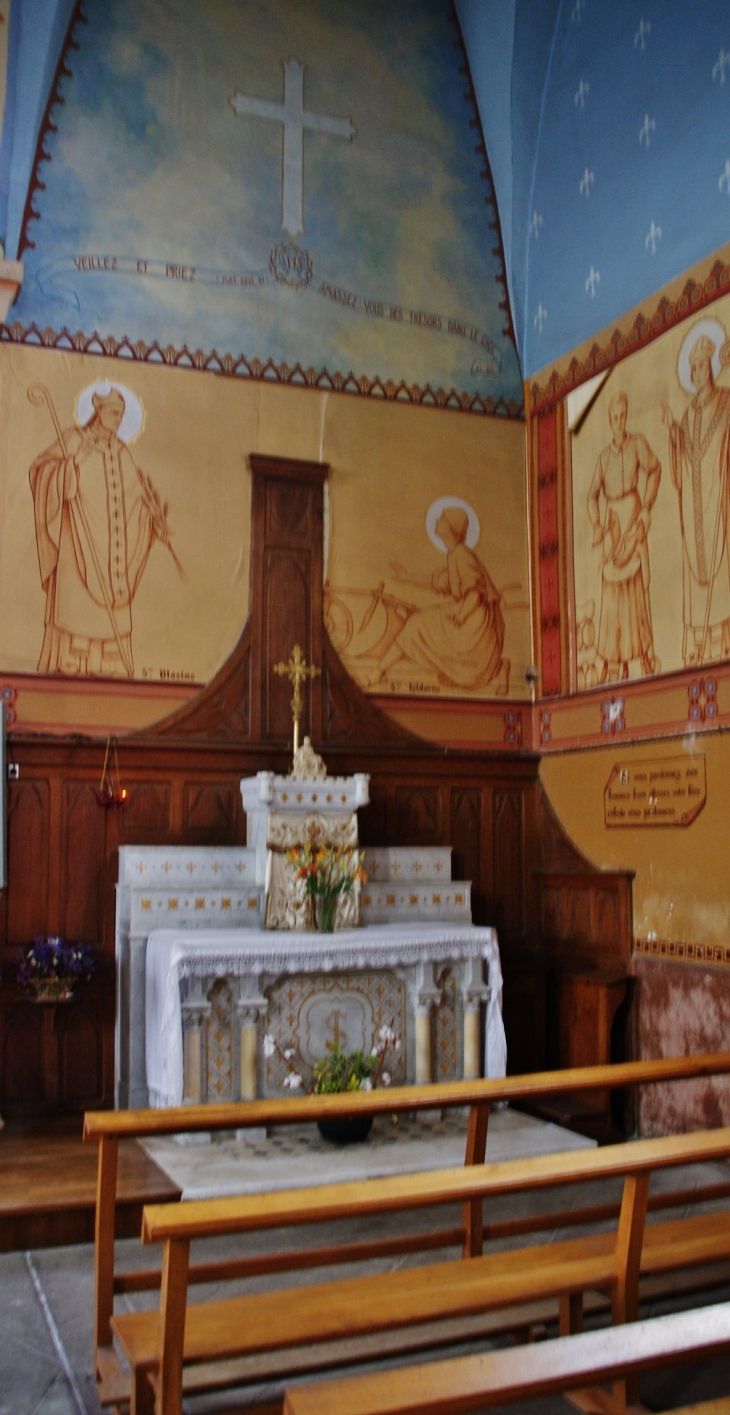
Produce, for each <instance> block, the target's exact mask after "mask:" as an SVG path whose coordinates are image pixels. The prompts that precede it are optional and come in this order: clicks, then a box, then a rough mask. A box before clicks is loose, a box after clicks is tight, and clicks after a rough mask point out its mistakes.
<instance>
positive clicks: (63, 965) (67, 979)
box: [17, 934, 96, 1002]
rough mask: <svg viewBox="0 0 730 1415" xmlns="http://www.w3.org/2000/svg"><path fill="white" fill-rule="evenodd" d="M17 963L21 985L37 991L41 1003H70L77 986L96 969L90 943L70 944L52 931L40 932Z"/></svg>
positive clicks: (36, 994) (38, 1000) (22, 951)
mask: <svg viewBox="0 0 730 1415" xmlns="http://www.w3.org/2000/svg"><path fill="white" fill-rule="evenodd" d="M17 964H18V974H17V976H18V982H19V984H20V986H21V987H23V988H28V989H29V990H30V991H32V992H34V993H35V998H36V1001H37V1002H70V1000H71V998H72V997H73V990H74V986H75V985H76V984H77V983H79V982H81V981H82V980H83V979H88V978H90V977H91V975H92V973H93V972H94V969H95V968H96V960H95V958H94V953H93V950H92V949H91V948H90V947H89V945H88V944H86V943H66V942H65V940H64V939H62V938H57V937H55V936H54V935H52V934H39V935H38V937H37V938H36V939H34V941H33V943H32V944H31V946H30V948H25V949H21V950H20V952H19V953H18V955H17Z"/></svg>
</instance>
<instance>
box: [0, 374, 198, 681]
mask: <svg viewBox="0 0 730 1415" xmlns="http://www.w3.org/2000/svg"><path fill="white" fill-rule="evenodd" d="M28 397H29V399H30V401H31V403H33V404H34V406H36V407H41V406H43V405H45V407H46V409H47V411H48V413H50V416H51V419H52V421H53V424H54V426H55V430H56V440H55V442H53V443H52V444H51V446H49V447H47V448H46V449H45V451H44V452H42V453H41V454H40V456H39V457H37V458H36V459H35V461H34V462H33V465H32V466H31V468H30V485H31V491H32V493H33V501H34V506H35V529H36V545H37V549H38V566H39V570H40V577H41V583H42V585H43V588H44V590H45V593H46V612H45V633H44V637H43V646H42V649H41V654H40V658H39V661H38V670H39V672H41V673H67V674H90V675H99V676H104V677H107V676H109V677H126V678H132V677H133V676H134V661H133V657H132V601H133V599H134V596H135V593H136V590H137V587H138V585H139V583H140V580H141V578H142V575H143V573H144V569H145V566H146V564H147V561H148V559H149V556H150V552H151V550H152V547H153V545H154V543H155V541H156V540H159V541H160V542H161V543H162V544H163V545H166V546H167V547H168V549H169V550H170V552H171V553H172V554H173V556H174V558H175V560H176V563H178V568H179V569H180V571H182V567H181V566H180V565H179V562H177V557H176V556H175V555H174V551H173V550H172V546H171V544H170V533H169V529H168V525H167V506H166V505H164V506H163V504H162V501H161V499H160V497H159V495H158V493H157V492H156V490H155V488H154V486H153V484H152V482H151V481H150V479H149V478H148V477H147V476H145V473H144V472H143V471H141V470H140V468H139V467H138V466H137V464H136V462H135V460H134V457H133V456H132V453H131V452H130V450H129V447H128V445H127V443H128V442H129V441H132V440H133V439H134V437H136V435H137V434H138V433H139V431H140V429H141V427H142V423H143V418H144V414H143V411H142V406H141V403H140V401H139V399H138V398H137V397H136V395H135V394H134V393H132V392H131V390H130V389H128V388H126V387H124V386H123V385H121V384H111V383H100V384H97V385H91V386H90V387H89V388H86V389H84V391H83V392H82V393H81V394H80V396H79V399H78V401H77V417H78V422H77V424H76V425H75V426H74V427H70V428H66V429H62V428H61V426H60V423H59V421H58V418H57V416H56V412H55V409H54V407H53V403H52V401H51V397H50V394H49V392H48V390H47V389H46V388H45V387H44V386H43V385H42V384H36V385H33V386H32V387H30V388H29V389H28Z"/></svg>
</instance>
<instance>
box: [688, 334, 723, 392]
mask: <svg viewBox="0 0 730 1415" xmlns="http://www.w3.org/2000/svg"><path fill="white" fill-rule="evenodd" d="M703 334H704V335H705V337H706V338H707V339H710V340H711V341H712V343H713V344H714V346H715V352H714V354H713V355H712V372H713V374H714V375H715V378H717V376H718V374H719V372H720V369H721V367H722V361H721V359H720V350H721V349H722V346H723V344H724V343H725V342H726V340H727V334H726V333H725V330H724V329H723V327H722V325H721V324H720V321H719V319H698V321H697V323H696V324H693V325H692V328H691V329H690V331H689V334H687V335H686V336H685V338H684V340H683V341H682V347H681V349H680V351H679V358H678V359H677V377H678V379H679V381H680V383H681V385H682V387H683V389H684V391H685V393H689V394H694V393H696V392H697V389H696V388H695V386H694V381H693V378H692V370H691V368H690V366H689V356H690V354H691V353H692V350H693V349H694V346H695V344H696V343H697V340H698V339H701V338H702V336H703Z"/></svg>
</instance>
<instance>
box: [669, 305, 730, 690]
mask: <svg viewBox="0 0 730 1415" xmlns="http://www.w3.org/2000/svg"><path fill="white" fill-rule="evenodd" d="M726 350H727V351H728V356H730V350H728V345H727V341H726V335H725V330H724V329H723V327H722V325H721V324H720V323H719V321H718V320H716V319H702V320H700V321H699V322H698V323H697V324H695V325H693V327H692V329H691V330H690V332H689V334H688V335H687V336H686V338H685V340H684V342H683V344H682V347H681V349H680V351H679V359H678V360H677V377H678V379H679V382H680V384H681V386H682V388H684V390H685V391H686V392H687V393H689V394H692V395H694V396H693V397H692V398H691V402H689V403H688V404H687V406H686V407H685V410H684V412H683V414H682V420H681V422H677V421H676V419H675V417H674V414H673V412H672V410H671V408H670V407H669V405H668V404H667V403H665V402H663V401H662V418H663V420H664V422H665V423H666V425H667V427H668V429H669V462H670V466H671V469H672V480H673V482H674V485H675V487H676V489H677V495H678V496H679V516H680V523H681V527H682V588H683V597H684V615H683V618H684V633H683V638H682V657H683V659H684V662H685V664H686V665H687V666H690V665H694V664H699V663H707V662H708V661H714V660H716V659H719V658H728V657H730V570H729V568H728V547H727V520H728V472H729V471H730V388H719V387H718V386H717V384H716V382H715V380H716V379H717V377H718V375H719V373H720V369H721V367H722V364H723V363H726V362H729V361H730V357H728V356H726Z"/></svg>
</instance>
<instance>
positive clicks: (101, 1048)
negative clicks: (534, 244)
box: [0, 457, 631, 1113]
mask: <svg viewBox="0 0 730 1415" xmlns="http://www.w3.org/2000/svg"><path fill="white" fill-rule="evenodd" d="M251 470H252V474H253V475H252V503H251V506H252V516H251V523H252V540H251V613H250V617H249V620H248V622H247V624H246V626H245V628H244V630H243V633H242V635H241V638H240V640H239V643H238V645H237V646H236V648H235V650H234V652H233V653H232V655H231V657H230V658H229V660H228V662H227V663H226V664H225V665H224V666H223V668H222V669H221V671H220V672H219V673H218V674H217V676H216V678H215V679H214V680H213V682H212V683H210V684H209V685H208V687H207V688H205V689H204V690H203V691H201V692H200V693H199V694H198V696H197V697H196V698H195V699H194V700H193V701H192V702H191V703H190V704H188V705H186V706H185V707H184V708H182V709H180V711H178V712H177V713H175V714H173V715H172V716H171V717H170V718H168V719H167V720H166V721H165V722H163V723H160V724H157V725H156V726H155V727H153V728H151V729H150V730H149V731H148V732H146V733H141V734H137V735H134V736H130V737H127V738H125V739H124V742H123V744H122V745H123V750H122V747H121V746H120V766H121V770H122V781H123V784H124V785H126V786H127V788H128V790H129V793H130V794H129V801H128V804H127V806H126V807H125V808H123V809H122V810H119V811H105V810H103V809H102V808H100V807H99V806H98V804H97V802H96V797H95V791H96V788H97V786H98V782H99V778H100V774H101V767H102V762H103V758H104V744H103V743H102V742H99V741H95V740H90V739H80V738H79V737H73V736H70V737H68V738H65V739H64V738H61V737H54V738H46V739H43V738H24V737H22V736H19V735H16V736H15V738H14V742H13V752H14V758H15V760H16V762H17V763H18V765H19V767H20V780H19V781H18V782H17V783H14V784H13V785H12V787H11V791H10V822H9V876H10V884H9V889H8V891H7V896H6V901H5V907H4V908H0V956H1V958H2V963H3V979H2V988H1V989H0V1109H2V1110H5V1111H12V1110H13V1109H17V1110H23V1109H26V1110H37V1111H45V1112H46V1113H47V1112H48V1111H49V1110H54V1109H58V1110H64V1109H66V1110H73V1109H74V1108H77V1109H83V1108H84V1107H85V1106H87V1105H98V1104H112V1100H113V1093H114V1077H113V1056H114V1003H115V999H114V979H115V958H114V908H115V884H116V880H117V874H118V849H119V845H120V843H130V844H131V843H135V842H140V843H147V842H155V843H159V844H169V845H183V844H185V843H186V842H191V843H193V842H206V843H207V842H210V843H221V844H234V843H240V844H244V843H245V839H246V821H245V816H244V813H243V808H242V805H241V800H240V793H239V785H238V783H239V779H240V778H241V777H242V776H250V775H254V774H255V773H256V772H258V771H262V770H273V771H278V772H286V771H288V770H289V767H290V765H291V754H290V749H289V747H288V743H289V741H290V735H291V719H290V714H289V702H290V699H291V691H292V690H291V687H290V685H289V684H288V683H287V682H286V681H285V680H282V679H277V678H274V676H273V673H272V669H273V665H274V663H275V662H277V661H278V660H279V659H285V658H288V656H289V653H290V652H291V649H292V648H293V644H294V642H295V641H296V642H299V643H300V644H301V647H302V649H303V650H304V652H305V653H306V655H307V658H308V660H309V661H310V662H312V663H314V664H315V665H316V666H318V667H319V668H320V669H321V677H320V678H316V679H315V680H314V681H313V683H312V684H310V685H309V686H308V688H307V689H306V692H305V699H306V703H307V708H306V717H305V722H304V724H303V726H304V729H305V730H307V728H308V729H309V731H310V734H311V736H312V740H313V742H314V745H315V747H316V748H318V750H320V751H321V752H322V753H323V755H324V757H325V760H326V763H327V766H328V769H329V772H330V775H332V776H335V775H350V774H351V773H353V772H364V773H367V774H368V775H369V776H370V794H371V804H370V805H369V806H368V807H367V809H366V810H364V811H363V812H362V813H361V818H360V827H361V840H362V842H363V844H372V845H377V844H382V845H448V844H452V845H453V848H454V868H455V871H456V874H457V875H458V876H460V877H462V878H463V877H466V878H470V879H471V880H472V884H473V886H474V912H475V919H476V920H477V922H480V923H486V924H495V925H496V926H497V928H498V931H499V942H500V949H501V952H502V961H503V970H504V974H505V1016H506V1022H507V1033H508V1047H509V1048H510V1050H511V1051H513V1052H514V1055H515V1056H518V1057H523V1058H528V1057H529V1059H530V1061H531V1063H532V1065H533V1066H534V1067H536V1068H537V1067H539V1065H540V1064H541V1063H542V1061H543V1060H544V1051H541V1047H542V1042H541V1040H540V1037H541V1020H540V1019H541V1015H542V1014H541V1007H542V1002H541V997H542V992H541V987H542V978H543V975H544V970H545V968H546V967H548V966H549V967H553V968H554V967H556V966H557V967H561V966H568V965H569V964H571V963H572V964H575V960H576V957H578V958H579V959H580V962H581V966H584V965H585V960H586V956H587V955H590V956H593V957H595V958H596V959H599V960H603V958H604V957H613V958H614V960H615V958H616V955H617V954H620V955H621V957H624V956H625V952H626V939H627V937H630V921H631V880H630V876H627V875H619V874H615V875H614V874H608V875H607V874H602V873H601V872H598V871H595V870H594V869H593V868H592V867H591V866H590V864H589V862H588V861H586V860H584V859H583V857H582V856H580V854H579V852H577V851H576V850H575V848H574V847H573V846H572V845H571V843H570V842H569V841H568V840H567V839H566V837H565V836H564V834H563V832H562V831H561V828H560V826H559V825H558V823H557V821H556V820H555V818H554V816H553V815H552V813H551V811H550V809H549V807H548V806H547V803H546V801H545V798H544V797H543V795H542V792H541V789H540V785H539V780H538V759H537V758H536V757H534V756H532V755H530V754H528V753H525V754H522V753H515V755H513V756H510V757H505V756H504V755H494V756H490V755H489V754H487V753H479V752H470V751H464V752H459V751H449V752H448V753H445V752H443V751H442V750H440V749H438V748H437V747H435V746H434V745H433V744H430V743H427V742H422V741H420V740H419V739H417V738H416V737H414V736H413V735H412V734H410V733H408V732H406V731H404V730H403V729H402V728H400V727H398V726H396V725H395V724H394V723H393V722H391V720H390V719H389V718H388V717H386V716H385V714H384V713H382V712H381V711H380V710H379V709H377V708H376V707H374V706H373V704H372V702H371V701H370V699H369V698H368V697H367V696H366V695H365V694H364V693H362V692H361V690H360V689H359V688H358V687H357V685H356V684H355V683H354V682H353V681H352V679H351V678H350V677H349V675H348V673H347V671H346V670H345V668H344V666H343V665H342V663H341V661H340V660H339V658H338V657H337V654H336V653H335V651H334V649H333V647H332V645H331V643H330V641H329V639H328V637H327V635H326V633H325V630H324V623H323V618H322V580H323V540H322V528H323V487H324V480H325V478H326V475H327V469H326V467H323V466H320V465H319V464H316V463H304V462H296V461H293V460H291V459H288V460H287V459H281V458H265V457H252V458H251ZM546 869H550V870H551V871H552V873H551V874H546V873H545V871H546ZM561 872H562V873H561ZM61 930H64V931H65V932H66V933H67V934H68V935H69V936H73V937H76V938H84V939H86V940H88V941H89V942H92V943H93V944H94V946H95V948H96V950H97V959H98V963H99V968H98V971H97V973H96V975H95V977H94V979H93V981H92V982H91V983H90V984H88V985H86V986H84V988H83V990H80V991H79V994H78V999H77V1001H76V1002H74V1003H73V1004H70V1005H69V1006H65V1007H59V1008H40V1007H35V1006H34V1005H33V1004H31V1003H29V1002H27V1001H25V1000H24V999H22V998H19V997H18V993H17V988H16V985H15V976H14V968H13V964H12V958H13V952H14V947H15V946H16V945H18V944H22V943H26V944H27V943H28V942H30V940H31V939H32V938H33V937H34V935H35V934H37V933H57V932H59V931H61ZM541 970H542V971H541Z"/></svg>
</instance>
